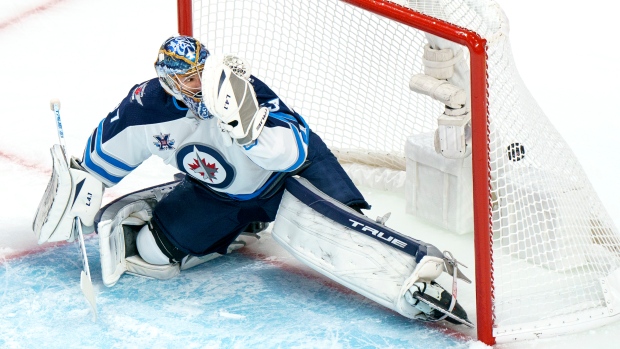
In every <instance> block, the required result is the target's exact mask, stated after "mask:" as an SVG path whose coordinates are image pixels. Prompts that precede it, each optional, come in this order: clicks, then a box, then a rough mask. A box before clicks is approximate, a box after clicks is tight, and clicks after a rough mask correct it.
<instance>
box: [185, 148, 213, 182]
mask: <svg viewBox="0 0 620 349" xmlns="http://www.w3.org/2000/svg"><path fill="white" fill-rule="evenodd" d="M194 155H195V156H196V157H195V158H194V162H193V163H191V164H187V166H189V168H191V169H192V170H194V173H195V174H199V175H200V176H202V180H204V181H210V182H211V183H213V180H217V178H216V177H215V174H216V173H217V170H218V168H217V167H216V166H215V163H213V164H210V163H207V162H206V161H205V160H204V159H201V158H200V154H199V153H198V150H197V149H196V147H194Z"/></svg>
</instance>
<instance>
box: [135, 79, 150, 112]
mask: <svg viewBox="0 0 620 349" xmlns="http://www.w3.org/2000/svg"><path fill="white" fill-rule="evenodd" d="M146 84H148V82H145V83H144V84H142V85H140V86H138V87H136V89H135V90H133V92H132V93H131V101H132V102H133V101H136V102H138V104H140V105H141V106H144V104H142V97H144V90H145V89H146Z"/></svg>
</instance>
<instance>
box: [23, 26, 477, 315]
mask: <svg viewBox="0 0 620 349" xmlns="http://www.w3.org/2000/svg"><path fill="white" fill-rule="evenodd" d="M155 70H156V72H157V78H154V79H151V80H148V81H145V82H142V83H140V84H137V85H135V86H134V87H133V88H131V90H130V91H129V93H128V95H127V96H126V97H125V98H124V99H123V100H122V101H121V103H120V104H119V105H118V106H117V107H116V108H115V109H114V110H112V111H111V112H110V113H109V114H108V115H107V117H105V118H104V119H103V120H101V121H100V122H99V124H98V126H97V127H96V128H95V129H94V131H93V132H92V134H91V136H90V138H89V139H88V142H87V146H86V149H84V153H83V156H82V159H81V160H79V159H75V158H73V159H72V160H71V163H70V164H67V162H66V161H64V162H63V159H64V158H63V157H61V154H60V153H59V149H58V147H54V148H52V157H53V159H54V164H55V167H54V175H53V176H56V179H54V178H52V181H51V182H50V186H49V187H48V190H47V191H46V193H45V195H44V198H43V200H42V202H41V206H40V208H39V211H38V213H37V215H36V218H35V222H34V224H33V228H34V230H35V233H36V234H37V236H38V239H39V243H44V242H47V241H61V240H70V239H72V234H71V228H70V226H69V223H66V222H72V221H73V220H74V219H75V218H76V217H79V218H80V221H81V222H82V224H83V225H84V226H85V229H86V230H87V231H88V229H89V228H90V229H93V228H94V229H95V230H96V231H97V233H98V236H99V248H100V255H101V271H102V278H103V283H104V284H105V285H106V286H109V287H111V286H113V285H114V284H115V283H116V282H117V281H118V280H119V278H120V277H121V276H122V275H123V274H124V273H130V274H134V275H139V276H144V277H150V278H157V279H167V278H171V277H174V276H176V275H177V274H179V273H180V272H181V271H182V270H185V269H187V268H191V267H194V266H196V265H198V264H201V263H204V262H207V261H209V260H211V259H213V258H216V257H219V256H221V255H224V254H226V253H230V252H232V251H233V250H235V249H237V248H240V247H243V246H245V245H247V244H249V243H251V242H253V241H256V240H257V239H258V238H259V237H260V234H261V232H262V231H264V230H265V229H266V228H267V227H268V225H269V224H270V223H272V222H273V226H272V229H271V230H272V231H271V234H272V236H273V239H274V240H275V241H277V242H278V243H279V244H281V245H282V246H283V247H284V248H286V249H287V250H288V251H289V252H290V253H291V254H293V255H294V256H295V257H296V258H298V259H299V260H300V261H302V262H303V263H304V264H306V265H308V266H309V267H311V268H313V269H315V270H316V271H318V272H319V273H321V274H323V275H325V276H326V277H329V278H331V279H333V280H335V281H336V282H338V283H340V284H342V285H344V286H346V287H348V288H350V289H352V290H354V291H356V292H358V293H360V294H362V295H364V296H366V297H368V298H369V299H372V300H373V301H376V302H378V303H380V304H382V305H384V306H386V307H388V308H390V309H393V310H394V311H397V312H398V313H400V314H402V315H403V316H406V317H408V318H412V319H420V320H424V321H440V320H447V321H450V322H453V323H458V324H460V323H462V324H465V325H468V326H472V324H471V322H469V320H468V319H467V315H466V313H465V311H464V310H463V308H462V307H461V306H460V305H459V304H458V303H457V301H456V280H457V278H461V279H464V280H466V281H468V280H467V279H466V278H465V277H464V276H463V275H462V274H461V272H460V270H459V269H458V263H457V262H456V260H454V259H453V258H452V256H451V255H450V254H449V253H442V252H440V250H438V249H437V248H436V247H434V246H433V245H430V244H427V243H424V242H422V241H418V240H415V239H412V238H409V237H407V236H405V235H403V234H400V233H398V232H396V231H394V230H392V229H390V228H388V227H387V226H386V225H385V224H384V223H385V220H384V219H379V220H371V219H369V218H368V217H366V216H365V215H364V214H363V210H367V209H369V208H370V206H369V204H368V203H367V202H366V200H365V199H364V197H363V195H362V194H361V193H360V191H359V190H358V189H357V188H356V187H355V185H354V184H353V183H352V181H351V180H350V179H349V177H348V176H347V174H346V173H345V172H344V170H343V169H342V167H341V166H340V164H339V163H338V161H337V160H336V158H335V156H334V155H333V154H332V153H331V151H330V150H329V149H328V148H327V146H326V145H325V143H324V142H323V141H322V140H321V138H320V137H319V135H317V134H316V133H314V132H313V131H312V130H311V129H310V127H309V126H308V125H307V124H306V122H305V121H304V119H303V118H302V116H301V115H299V114H298V113H297V112H295V111H294V110H293V109H291V108H289V107H288V106H287V104H285V103H284V101H282V100H281V99H280V97H279V96H278V95H277V94H276V93H275V92H274V91H272V90H271V89H270V88H269V87H268V86H267V85H266V84H265V83H264V82H262V81H261V80H259V79H258V78H257V77H255V76H254V75H252V74H251V73H250V67H249V66H248V63H247V62H246V61H244V60H243V59H242V58H239V57H236V56H233V55H226V56H216V55H211V54H210V53H209V51H208V50H207V49H206V48H205V47H204V46H202V44H201V43H200V42H199V41H198V40H196V39H194V38H191V37H186V36H176V37H171V38H169V39H167V40H166V41H165V42H164V43H163V45H162V46H161V47H160V49H159V52H158V55H157V59H156V62H155ZM153 155H155V156H159V157H160V158H162V159H163V160H164V162H165V163H166V164H169V165H172V166H175V167H176V168H178V170H179V171H180V172H181V174H180V176H179V179H178V180H176V181H173V182H170V183H165V184H162V185H160V186H156V187H152V188H147V189H144V190H141V191H138V192H135V193H131V194H128V195H126V196H124V197H121V198H119V199H117V200H115V201H113V202H111V203H110V204H108V205H106V206H105V207H103V208H101V209H99V206H100V204H101V197H102V193H103V188H104V187H111V186H113V185H115V184H117V183H118V182H119V181H121V180H122V179H123V178H124V177H125V176H126V175H127V174H129V173H130V172H131V171H133V170H134V169H135V168H136V167H138V166H139V165H140V164H141V163H142V162H143V161H144V160H146V159H147V158H149V157H150V156H153ZM82 178H85V179H86V180H85V182H84V181H81V179H82ZM80 183H82V184H80ZM443 272H447V273H449V274H450V276H452V277H453V280H454V282H453V285H452V288H451V292H448V291H446V290H445V289H444V288H443V287H441V286H440V285H439V284H438V283H437V282H436V281H435V280H436V279H437V277H438V276H439V275H440V274H441V273H443Z"/></svg>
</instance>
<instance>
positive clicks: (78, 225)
mask: <svg viewBox="0 0 620 349" xmlns="http://www.w3.org/2000/svg"><path fill="white" fill-rule="evenodd" d="M50 109H51V110H52V111H53V112H54V116H55V118H56V129H57V131H58V141H59V144H60V146H61V148H62V152H63V155H64V156H65V159H64V160H65V161H67V163H68V162H69V161H70V159H68V158H67V152H66V148H65V135H64V131H63V129H62V121H61V119H60V100H58V99H56V98H55V99H52V100H50ZM72 240H75V241H76V243H77V246H78V249H79V255H80V260H81V262H82V272H81V273H80V289H81V290H82V294H84V297H85V298H86V301H87V302H88V304H89V305H90V308H91V310H92V312H93V321H97V303H96V297H95V291H94V288H93V282H92V279H91V277H90V268H89V266H88V255H87V254H86V246H85V245H84V234H83V232H82V221H81V220H80V217H75V218H74V220H73V225H72V229H71V238H70V239H69V240H68V241H72Z"/></svg>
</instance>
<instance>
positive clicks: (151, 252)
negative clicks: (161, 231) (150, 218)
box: [136, 224, 170, 265]
mask: <svg viewBox="0 0 620 349" xmlns="http://www.w3.org/2000/svg"><path fill="white" fill-rule="evenodd" d="M136 248H137V249H138V254H139V255H140V257H142V259H144V261H145V262H147V263H150V264H154V265H166V264H170V258H168V256H166V255H165V254H164V253H163V252H162V250H161V249H160V248H159V246H157V242H156V241H155V237H154V236H153V232H152V231H151V229H150V228H149V225H148V224H147V225H145V226H143V227H142V229H140V231H139V232H138V236H137V237H136Z"/></svg>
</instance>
